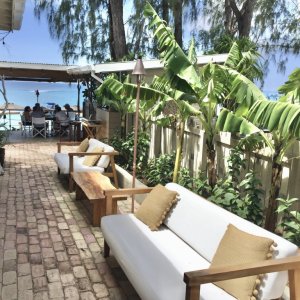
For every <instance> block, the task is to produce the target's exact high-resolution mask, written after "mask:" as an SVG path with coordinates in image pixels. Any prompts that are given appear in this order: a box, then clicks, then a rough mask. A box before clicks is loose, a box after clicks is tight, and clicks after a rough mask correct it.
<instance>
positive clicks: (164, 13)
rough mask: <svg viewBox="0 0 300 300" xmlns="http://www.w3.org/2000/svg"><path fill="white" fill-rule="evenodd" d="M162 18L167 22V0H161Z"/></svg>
mask: <svg viewBox="0 0 300 300" xmlns="http://www.w3.org/2000/svg"><path fill="white" fill-rule="evenodd" d="M161 5H162V19H163V20H164V21H166V23H167V24H169V4H168V0H162V4H161Z"/></svg>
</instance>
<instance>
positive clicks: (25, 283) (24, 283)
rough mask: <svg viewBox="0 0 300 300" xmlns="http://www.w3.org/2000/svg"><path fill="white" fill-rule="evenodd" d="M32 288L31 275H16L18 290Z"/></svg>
mask: <svg viewBox="0 0 300 300" xmlns="http://www.w3.org/2000/svg"><path fill="white" fill-rule="evenodd" d="M30 289H32V278H31V275H26V276H19V277H18V290H19V291H24V290H30Z"/></svg>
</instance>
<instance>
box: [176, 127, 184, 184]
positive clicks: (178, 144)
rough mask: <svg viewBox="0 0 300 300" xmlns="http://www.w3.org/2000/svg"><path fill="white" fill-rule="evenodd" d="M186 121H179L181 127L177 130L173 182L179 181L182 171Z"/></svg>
mask: <svg viewBox="0 0 300 300" xmlns="http://www.w3.org/2000/svg"><path fill="white" fill-rule="evenodd" d="M184 125H185V123H184V122H180V123H179V127H178V130H177V138H176V159H175V166H174V173H173V182H177V181H178V175H179V171H180V165H181V158H182V147H183V137H184Z"/></svg>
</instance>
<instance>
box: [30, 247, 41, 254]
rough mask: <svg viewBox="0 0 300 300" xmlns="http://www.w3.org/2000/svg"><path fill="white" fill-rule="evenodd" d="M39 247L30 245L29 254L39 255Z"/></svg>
mask: <svg viewBox="0 0 300 300" xmlns="http://www.w3.org/2000/svg"><path fill="white" fill-rule="evenodd" d="M40 252H41V247H40V245H30V246H29V253H40Z"/></svg>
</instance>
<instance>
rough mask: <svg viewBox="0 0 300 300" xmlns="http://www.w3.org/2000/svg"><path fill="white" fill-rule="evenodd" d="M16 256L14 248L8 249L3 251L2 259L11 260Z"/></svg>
mask: <svg viewBox="0 0 300 300" xmlns="http://www.w3.org/2000/svg"><path fill="white" fill-rule="evenodd" d="M16 258H17V251H16V249H8V250H5V251H4V260H11V259H16Z"/></svg>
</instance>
